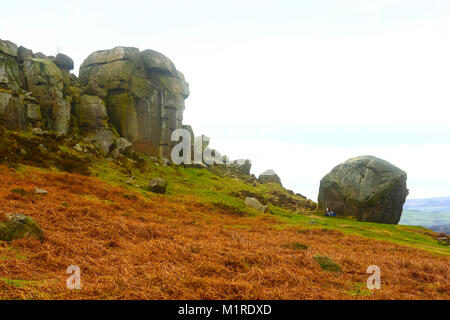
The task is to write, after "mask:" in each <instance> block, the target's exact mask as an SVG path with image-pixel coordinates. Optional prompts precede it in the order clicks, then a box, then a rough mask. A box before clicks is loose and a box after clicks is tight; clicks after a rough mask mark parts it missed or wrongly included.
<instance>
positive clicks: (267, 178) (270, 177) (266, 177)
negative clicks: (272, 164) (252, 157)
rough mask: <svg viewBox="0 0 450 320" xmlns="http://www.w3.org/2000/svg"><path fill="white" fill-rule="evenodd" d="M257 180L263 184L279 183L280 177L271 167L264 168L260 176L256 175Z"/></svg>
mask: <svg viewBox="0 0 450 320" xmlns="http://www.w3.org/2000/svg"><path fill="white" fill-rule="evenodd" d="M258 181H259V182H260V183H263V184H266V183H276V184H279V185H281V179H280V177H279V176H278V175H277V174H276V173H275V171H273V170H272V169H270V170H266V171H264V172H263V173H261V174H260V176H259V177H258Z"/></svg>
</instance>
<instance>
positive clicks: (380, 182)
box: [319, 156, 408, 224]
mask: <svg viewBox="0 0 450 320" xmlns="http://www.w3.org/2000/svg"><path fill="white" fill-rule="evenodd" d="M406 179H407V175H406V173H405V172H404V171H402V170H400V169H399V168H397V167H395V166H394V165H392V164H390V163H389V162H387V161H385V160H381V159H378V158H376V157H373V156H362V157H356V158H353V159H349V160H347V161H346V162H344V163H342V164H340V165H338V166H337V167H335V168H334V169H333V170H332V171H331V172H330V173H329V174H327V175H326V176H325V177H324V178H323V179H322V180H321V181H320V190H319V207H320V208H321V209H323V210H325V209H326V208H329V209H332V210H334V211H335V213H336V214H337V215H338V216H345V217H355V218H357V219H358V220H359V221H370V222H378V223H390V224H397V223H398V222H399V221H400V217H401V214H402V210H403V204H404V203H405V200H406V197H407V195H408V189H407V187H406Z"/></svg>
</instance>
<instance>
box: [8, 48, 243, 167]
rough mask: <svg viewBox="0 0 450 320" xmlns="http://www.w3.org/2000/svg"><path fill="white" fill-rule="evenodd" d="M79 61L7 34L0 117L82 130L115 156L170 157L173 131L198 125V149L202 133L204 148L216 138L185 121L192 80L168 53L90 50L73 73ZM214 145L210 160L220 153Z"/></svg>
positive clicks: (13, 124) (20, 125)
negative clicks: (19, 44) (19, 43)
mask: <svg viewBox="0 0 450 320" xmlns="http://www.w3.org/2000/svg"><path fill="white" fill-rule="evenodd" d="M73 66H74V62H73V60H72V59H71V58H70V57H68V56H66V55H64V54H61V53H60V54H57V55H56V57H52V56H46V55H45V54H43V53H40V52H38V53H33V51H31V50H29V49H27V48H24V47H17V45H15V44H14V43H12V42H10V41H3V40H0V125H1V126H3V127H5V128H7V129H11V130H30V131H32V132H34V133H35V134H39V135H44V133H48V132H57V133H58V134H60V135H68V134H71V135H79V136H82V137H84V138H86V139H90V142H93V143H94V144H96V145H97V146H98V147H99V148H100V150H101V152H102V153H103V154H104V155H105V156H108V157H113V158H117V157H118V154H119V153H121V152H128V151H130V150H131V149H132V150H134V151H138V152H143V153H147V154H150V155H154V156H159V157H161V158H167V159H169V158H170V157H171V150H172V148H173V146H174V145H175V144H176V143H177V142H173V141H171V135H172V132H173V131H174V130H175V129H179V128H185V129H187V130H188V131H189V132H190V133H191V143H192V150H191V151H192V152H191V153H192V155H194V151H197V150H194V141H196V139H202V142H201V145H202V149H201V150H200V152H203V151H205V149H207V146H208V143H209V138H207V137H206V136H201V137H196V138H194V133H193V130H192V128H191V127H190V126H183V124H182V122H183V112H184V108H185V105H184V100H185V99H186V98H187V97H188V96H189V93H190V92H189V85H188V84H187V82H186V81H185V78H184V75H183V74H182V73H181V72H180V71H178V70H177V69H176V67H175V65H174V64H173V62H172V61H170V59H168V58H167V57H166V56H164V55H163V54H161V53H159V52H156V51H154V50H144V51H139V49H137V48H132V47H116V48H113V49H111V50H102V51H96V52H94V53H92V54H91V55H89V56H88V57H87V58H86V59H85V60H84V62H83V64H82V65H81V67H80V72H79V78H77V77H76V76H75V75H73V74H70V70H72V69H73ZM119 138H123V140H119ZM125 141H126V143H125ZM130 143H131V146H130ZM207 151H211V152H210V155H209V156H208V152H207V155H206V157H204V159H203V160H204V161H207V160H214V159H213V156H216V155H219V153H218V152H217V151H215V150H211V149H207ZM250 166H251V164H250V162H248V161H247V162H245V163H243V164H238V163H236V164H231V165H227V167H229V168H230V169H232V170H233V171H235V172H236V173H239V174H241V173H242V174H249V173H250Z"/></svg>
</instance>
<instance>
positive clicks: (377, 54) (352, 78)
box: [0, 0, 450, 199]
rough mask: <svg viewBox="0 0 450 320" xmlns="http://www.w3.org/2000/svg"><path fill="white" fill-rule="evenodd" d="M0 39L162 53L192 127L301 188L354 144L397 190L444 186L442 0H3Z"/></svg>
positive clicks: (449, 71)
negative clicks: (386, 164)
mask: <svg viewBox="0 0 450 320" xmlns="http://www.w3.org/2000/svg"><path fill="white" fill-rule="evenodd" d="M0 38H1V39H4V40H11V41H13V42H15V43H16V44H18V45H23V46H25V47H28V48H30V49H32V50H33V51H34V52H38V51H41V52H43V53H45V54H47V55H50V54H55V53H56V52H62V53H66V54H68V55H69V56H71V57H72V58H73V59H74V61H75V63H76V68H78V66H79V65H80V64H81V63H82V61H83V59H84V58H86V57H87V55H89V54H90V53H91V52H93V51H96V50H100V49H109V48H112V47H115V46H119V45H122V46H134V47H138V48H140V49H141V50H144V49H155V50H157V51H160V52H162V53H164V54H165V55H167V56H168V57H169V58H170V59H172V61H173V62H174V63H175V65H176V66H177V68H178V69H179V70H180V71H182V72H183V73H184V74H185V76H186V79H187V81H188V82H189V83H190V88H191V96H190V97H189V99H188V100H187V101H186V111H185V121H184V122H185V123H187V124H191V125H192V126H193V128H194V131H195V133H196V135H200V134H202V133H203V134H206V135H208V136H210V137H211V147H213V148H216V149H217V150H219V151H220V152H222V154H227V155H229V156H230V157H231V158H249V159H251V160H252V162H253V169H252V172H253V173H255V174H256V175H258V174H259V173H261V172H263V171H265V170H266V169H274V170H275V171H276V172H277V173H278V174H279V175H280V177H281V178H282V181H283V183H284V185H285V186H286V187H288V188H291V189H293V190H294V191H296V192H300V193H302V194H304V195H306V196H308V197H310V198H312V199H316V197H317V193H318V188H319V181H320V179H321V178H322V177H323V176H324V175H325V174H326V173H328V172H329V171H330V170H331V169H332V168H333V167H334V166H335V165H337V164H339V163H341V162H343V161H345V160H346V159H348V158H351V157H354V156H358V155H364V154H372V155H375V156H378V157H381V158H384V159H386V160H388V161H390V162H392V163H393V164H395V165H397V166H398V167H400V168H402V169H403V170H405V171H407V172H408V185H409V188H410V198H417V197H432V196H449V195H450V170H449V162H450V161H449V159H450V148H449V147H450V139H449V137H450V118H449V107H450V94H449V92H450V90H449V89H450V58H449V57H450V41H449V39H450V1H444V0H442V1H438V0H423V1H415V0H376V1H375V0H339V1H337V0H335V1H332V0H303V1H297V0H292V1H282V0H281V1H280V0H276V1H262V0H259V1H254V0H248V1H245V0H240V1H235V0H227V1H216V0H209V1H208V0H190V1H187V0H186V1H170V0H169V1H160V0H159V1H148V0H147V1H133V0H128V1H112V0H110V1H71V0H68V1H45V0H42V1H20V0H16V1H7V2H5V3H2V10H1V19H0ZM75 73H78V71H77V70H75Z"/></svg>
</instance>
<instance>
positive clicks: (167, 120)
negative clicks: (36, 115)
mask: <svg viewBox="0 0 450 320" xmlns="http://www.w3.org/2000/svg"><path fill="white" fill-rule="evenodd" d="M79 76H80V83H81V85H82V86H84V87H85V88H86V89H85V92H86V94H87V95H90V96H94V97H98V98H99V99H103V101H104V102H105V104H106V111H107V114H108V116H109V119H110V123H111V124H112V125H113V126H114V128H115V129H116V130H117V132H118V133H119V135H121V136H122V137H124V138H126V139H127V140H129V141H131V142H132V143H133V144H134V146H135V149H136V150H137V151H141V152H146V153H151V154H160V155H162V156H165V157H170V145H171V140H170V138H171V133H172V131H173V130H175V129H178V128H181V127H182V121H183V111H184V100H185V99H186V98H187V97H188V96H189V86H188V84H187V83H186V81H185V80H184V76H183V74H182V73H181V72H179V71H178V70H177V69H176V68H175V65H174V64H173V63H172V61H170V60H169V59H168V58H167V57H165V56H164V55H162V54H161V53H158V52H156V51H153V50H145V51H142V52H140V51H139V50H138V49H137V48H125V47H116V48H114V49H112V50H104V51H97V52H94V53H92V54H91V55H90V56H88V57H87V58H86V60H84V62H83V64H82V65H81V67H80V74H79Z"/></svg>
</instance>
